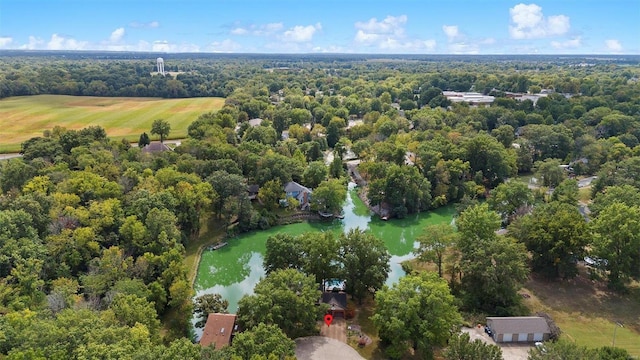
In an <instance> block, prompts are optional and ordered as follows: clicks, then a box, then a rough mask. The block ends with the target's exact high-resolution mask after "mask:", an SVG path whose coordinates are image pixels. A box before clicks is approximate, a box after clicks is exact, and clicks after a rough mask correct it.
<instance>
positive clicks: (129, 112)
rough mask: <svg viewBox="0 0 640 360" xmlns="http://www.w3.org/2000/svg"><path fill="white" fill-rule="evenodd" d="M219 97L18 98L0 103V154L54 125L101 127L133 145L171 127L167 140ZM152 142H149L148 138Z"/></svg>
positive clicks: (183, 130)
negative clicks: (154, 128)
mask: <svg viewBox="0 0 640 360" xmlns="http://www.w3.org/2000/svg"><path fill="white" fill-rule="evenodd" d="M223 105H224V99H223V98H188V99H159V98H123V97H94V96H67V95H36V96H19V97H11V98H6V99H2V100H0V122H2V127H0V139H1V140H0V153H6V152H17V151H19V150H20V144H21V143H22V142H24V141H25V140H28V139H30V138H32V137H35V136H42V133H43V131H45V130H50V129H52V128H53V127H54V126H56V125H57V126H62V127H65V128H67V129H82V128H84V127H87V126H102V127H103V128H104V129H105V130H106V131H107V135H108V136H109V137H110V138H113V139H121V138H126V139H127V140H130V141H137V140H138V137H139V136H140V134H141V133H143V132H147V133H149V132H150V130H151V123H152V122H153V120H156V119H164V120H166V121H168V122H169V123H170V124H171V134H170V138H174V139H175V138H183V137H185V136H186V134H187V127H188V126H189V124H191V122H193V121H194V120H195V119H196V118H197V117H198V116H199V115H200V114H202V113H205V112H209V111H213V110H217V109H220V108H221V107H222V106H223ZM152 139H153V138H152Z"/></svg>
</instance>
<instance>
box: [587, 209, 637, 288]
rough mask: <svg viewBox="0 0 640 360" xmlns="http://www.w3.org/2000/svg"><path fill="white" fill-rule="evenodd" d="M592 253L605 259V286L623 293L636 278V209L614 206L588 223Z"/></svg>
mask: <svg viewBox="0 0 640 360" xmlns="http://www.w3.org/2000/svg"><path fill="white" fill-rule="evenodd" d="M591 229H592V231H593V233H594V237H593V253H594V254H595V255H596V256H598V257H600V258H601V259H605V260H606V263H605V269H606V270H607V271H608V275H607V276H608V278H609V286H610V287H612V288H614V289H618V290H621V289H624V287H625V285H626V283H627V282H628V280H629V279H630V278H638V277H639V276H640V269H639V268H638V264H640V208H639V207H636V206H633V207H631V206H628V205H626V204H623V203H618V202H615V203H613V204H611V205H609V206H607V207H605V208H604V209H602V210H601V211H600V214H599V215H598V217H597V218H595V220H594V221H592V222H591Z"/></svg>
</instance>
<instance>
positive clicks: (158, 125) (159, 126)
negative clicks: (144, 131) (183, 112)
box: [151, 119, 171, 142]
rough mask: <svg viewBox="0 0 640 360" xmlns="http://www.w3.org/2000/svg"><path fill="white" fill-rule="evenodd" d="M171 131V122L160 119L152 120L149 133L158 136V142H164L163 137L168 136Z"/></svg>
mask: <svg viewBox="0 0 640 360" xmlns="http://www.w3.org/2000/svg"><path fill="white" fill-rule="evenodd" d="M170 131H171V124H169V122H168V121H166V120H162V119H156V120H153V123H152V124H151V134H152V135H158V136H160V142H164V139H165V138H166V137H167V136H169V132H170Z"/></svg>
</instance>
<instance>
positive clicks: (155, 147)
mask: <svg viewBox="0 0 640 360" xmlns="http://www.w3.org/2000/svg"><path fill="white" fill-rule="evenodd" d="M163 151H173V149H172V148H170V147H168V146H167V144H165V143H161V142H159V141H154V142H152V143H151V144H147V145H145V146H144V147H143V148H142V152H143V153H146V154H155V153H161V152H163Z"/></svg>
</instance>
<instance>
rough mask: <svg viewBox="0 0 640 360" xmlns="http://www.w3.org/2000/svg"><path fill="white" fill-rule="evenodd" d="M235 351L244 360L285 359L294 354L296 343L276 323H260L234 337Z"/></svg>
mask: <svg viewBox="0 0 640 360" xmlns="http://www.w3.org/2000/svg"><path fill="white" fill-rule="evenodd" d="M232 349H233V353H234V354H235V355H236V356H239V357H240V358H241V359H242V360H252V359H256V357H257V356H264V358H265V359H271V358H272V357H273V358H274V359H284V358H285V357H287V356H294V354H295V349H296V343H295V342H294V341H293V340H291V339H289V338H288V337H287V335H286V334H285V333H284V332H282V330H280V328H279V327H277V326H276V325H265V324H263V323H260V324H258V325H257V326H255V327H254V328H252V329H250V330H247V331H243V332H241V333H239V334H238V335H236V336H235V338H234V339H233V347H232Z"/></svg>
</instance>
